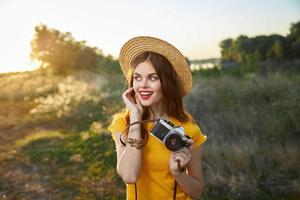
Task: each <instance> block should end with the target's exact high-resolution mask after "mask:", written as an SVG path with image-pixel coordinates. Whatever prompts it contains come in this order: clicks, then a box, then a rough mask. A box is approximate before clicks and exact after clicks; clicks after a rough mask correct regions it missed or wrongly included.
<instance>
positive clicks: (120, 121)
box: [107, 111, 127, 132]
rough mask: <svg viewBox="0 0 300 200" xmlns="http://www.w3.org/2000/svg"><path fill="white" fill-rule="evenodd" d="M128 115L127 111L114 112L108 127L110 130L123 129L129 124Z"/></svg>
mask: <svg viewBox="0 0 300 200" xmlns="http://www.w3.org/2000/svg"><path fill="white" fill-rule="evenodd" d="M126 116H127V111H122V112H119V113H116V114H114V115H113V116H112V118H111V120H110V125H109V126H108V128H107V129H108V130H109V131H110V132H115V131H118V132H120V131H122V130H123V129H124V128H125V127H126V126H127V121H126Z"/></svg>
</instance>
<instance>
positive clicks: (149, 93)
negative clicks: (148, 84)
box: [139, 90, 153, 100]
mask: <svg viewBox="0 0 300 200" xmlns="http://www.w3.org/2000/svg"><path fill="white" fill-rule="evenodd" d="M139 94H140V96H141V98H142V99H143V100H147V99H149V98H150V97H151V96H152V94H153V92H152V91H146V90H141V91H139Z"/></svg>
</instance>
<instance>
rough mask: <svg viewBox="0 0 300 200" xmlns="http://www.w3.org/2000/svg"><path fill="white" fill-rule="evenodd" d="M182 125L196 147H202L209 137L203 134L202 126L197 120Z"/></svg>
mask: <svg viewBox="0 0 300 200" xmlns="http://www.w3.org/2000/svg"><path fill="white" fill-rule="evenodd" d="M181 124H182V126H183V128H184V131H185V133H186V134H187V135H188V136H190V137H191V138H192V139H193V140H194V143H195V147H198V146H200V145H201V144H202V143H204V142H205V141H206V138H207V136H206V135H204V134H203V133H202V131H201V128H200V126H199V125H198V124H197V122H196V121H195V120H193V119H192V118H191V119H190V120H189V121H187V122H182V123H181Z"/></svg>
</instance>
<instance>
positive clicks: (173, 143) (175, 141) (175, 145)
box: [165, 134, 182, 151]
mask: <svg viewBox="0 0 300 200" xmlns="http://www.w3.org/2000/svg"><path fill="white" fill-rule="evenodd" d="M165 144H166V147H167V148H168V149H169V150H170V151H178V150H179V149H181V147H182V139H181V137H180V136H179V135H177V134H170V135H168V136H167V137H166V139H165Z"/></svg>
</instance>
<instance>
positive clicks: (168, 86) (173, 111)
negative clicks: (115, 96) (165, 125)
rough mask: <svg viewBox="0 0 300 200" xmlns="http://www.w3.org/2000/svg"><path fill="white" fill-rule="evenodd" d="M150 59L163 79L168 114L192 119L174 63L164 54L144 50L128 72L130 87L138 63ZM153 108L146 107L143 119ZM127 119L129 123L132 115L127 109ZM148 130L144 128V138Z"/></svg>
mask: <svg viewBox="0 0 300 200" xmlns="http://www.w3.org/2000/svg"><path fill="white" fill-rule="evenodd" d="M146 60H147V61H150V62H151V63H152V65H153V66H154V69H155V71H156V73H157V75H158V77H159V79H160V81H161V87H162V88H161V89H162V93H163V103H164V106H165V107H166V114H167V115H168V116H172V117H174V118H176V119H178V120H179V121H181V122H186V121H189V120H191V117H190V115H189V114H188V113H187V112H186V111H185V109H184V105H183V95H184V92H183V88H182V84H181V82H180V79H179V78H178V75H177V73H176V71H175V70H174V68H173V67H172V64H171V63H170V62H169V61H168V59H166V58H165V57H164V56H162V55H160V54H157V53H154V52H144V53H141V54H140V55H138V56H137V57H136V58H135V59H134V60H133V63H132V68H131V69H130V70H129V73H128V74H127V77H126V80H127V85H128V88H129V87H132V86H133V72H134V69H135V68H136V67H137V65H138V64H140V63H142V62H144V61H146ZM150 112H151V110H150V108H148V107H144V112H143V115H142V120H146V119H149V118H150V114H151V113H150ZM126 121H127V124H129V121H130V117H129V113H128V111H127V114H126ZM145 134H146V130H145V129H144V128H142V138H144V137H145Z"/></svg>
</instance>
